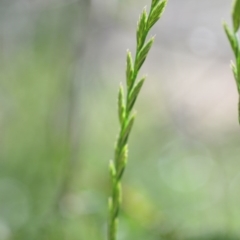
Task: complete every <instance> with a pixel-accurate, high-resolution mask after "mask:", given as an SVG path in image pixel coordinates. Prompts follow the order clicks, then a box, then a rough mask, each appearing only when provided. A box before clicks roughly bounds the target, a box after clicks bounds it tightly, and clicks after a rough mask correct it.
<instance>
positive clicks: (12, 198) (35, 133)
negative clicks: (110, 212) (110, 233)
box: [0, 0, 240, 240]
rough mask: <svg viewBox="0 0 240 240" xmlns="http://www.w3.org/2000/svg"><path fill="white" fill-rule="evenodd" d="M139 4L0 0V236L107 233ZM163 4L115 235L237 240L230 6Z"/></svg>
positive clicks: (62, 238)
mask: <svg viewBox="0 0 240 240" xmlns="http://www.w3.org/2000/svg"><path fill="white" fill-rule="evenodd" d="M126 3H128V4H129V5H128V6H127V7H126ZM146 4H147V2H146V1H143V0H141V1H135V0H132V1H110V0H108V1H97V0H92V1H88V0H86V1H83V0H80V1H74V0H73V1H64V0H58V1H57V0H52V1H42V0H41V1H40V0H35V1H28V0H17V1H16V0H11V1H9V0H8V1H7V0H3V1H0V12H1V14H0V50H1V51H0V133H1V134H0V239H1V240H38V239H39V240H79V239H81V240H85V239H90V240H91V239H92V240H95V239H99V240H103V239H105V236H106V228H107V227H106V221H107V196H108V195H109V179H108V178H109V177H108V168H107V165H108V161H109V159H111V158H112V155H113V152H112V147H113V141H114V140H115V138H116V136H115V134H116V130H117V128H118V125H117V121H118V119H117V116H116V109H117V103H116V100H115V98H116V94H117V90H116V89H117V86H118V84H119V82H120V81H123V80H124V78H125V76H124V67H125V50H126V49H127V48H130V49H133V46H134V44H135V35H134V34H133V33H134V29H135V27H136V19H137V18H138V14H139V12H140V11H141V10H142V6H144V5H146ZM167 10H168V11H166V12H165V14H164V17H163V18H162V22H161V23H160V24H159V26H158V27H154V29H153V32H152V33H153V34H155V33H157V38H156V39H157V40H156V42H155V51H154V52H151V53H150V55H149V59H148V62H147V63H146V65H147V66H146V69H147V72H148V73H149V75H150V76H149V78H148V79H149V80H146V83H145V85H144V88H143V89H142V91H143V92H142V93H143V94H142V95H141V97H140V98H139V101H138V103H137V105H138V106H137V109H138V122H137V124H136V125H135V131H134V134H133V135H132V136H131V139H130V146H131V151H130V153H129V154H130V155H129V165H128V169H127V171H126V175H125V177H124V180H123V189H124V199H123V212H122V214H121V221H120V233H119V240H121V239H138V240H141V239H142V240H146V239H148V240H160V239H164V240H170V239H172V240H181V239H183V240H185V239H187V240H195V239H196V240H199V239H201V240H202V239H210V240H211V239H218V240H219V239H224V240H227V239H239V236H240V232H239V224H240V208H239V196H240V192H239V185H240V170H239V169H240V162H239V155H240V147H239V146H240V138H239V127H238V124H237V121H236V116H237V111H236V104H237V93H236V90H235V86H234V81H232V76H231V73H230V71H229V68H228V62H229V59H230V58H231V55H230V51H229V46H228V43H227V40H226V39H225V36H224V32H223V31H222V29H221V19H222V17H225V18H227V17H228V16H229V10H230V6H229V3H228V2H226V1H224V0H213V1H209V0H203V1H197V2H196V1H190V0H184V1H178V0H172V1H169V5H168V9H167ZM144 72H145V69H144ZM136 162H137V164H136ZM136 166H138V167H137V168H136Z"/></svg>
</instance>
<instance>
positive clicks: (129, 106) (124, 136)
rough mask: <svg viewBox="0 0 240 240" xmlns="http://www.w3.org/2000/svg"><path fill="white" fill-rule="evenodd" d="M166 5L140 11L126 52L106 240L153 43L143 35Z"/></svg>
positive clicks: (111, 234) (157, 2)
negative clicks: (143, 69)
mask: <svg viewBox="0 0 240 240" xmlns="http://www.w3.org/2000/svg"><path fill="white" fill-rule="evenodd" d="M166 3H167V0H152V3H151V8H150V11H149V13H147V10H146V8H144V9H143V12H142V14H141V15H140V18H139V21H138V24H137V33H136V37H137V46H136V55H135V59H134V61H133V58H132V54H131V52H130V51H127V61H126V62H127V64H126V94H125V93H124V87H123V85H122V84H120V87H119V93H118V116H119V123H120V131H119V134H118V138H117V142H116V145H115V154H114V160H111V161H110V164H109V169H110V177H111V196H110V197H109V217H108V240H116V239H117V230H118V215H119V210H120V206H121V202H122V190H121V180H122V176H123V173H124V170H125V167H126V164H127V159H128V138H129V135H130V132H131V130H132V127H133V124H134V120H135V117H136V114H135V113H132V112H133V111H132V110H133V107H134V104H135V102H136V100H137V97H138V95H139V92H140V91H141V88H142V86H143V84H144V82H145V79H146V77H142V78H141V79H140V80H137V78H138V73H139V71H140V69H141V67H142V65H143V63H144V61H145V60H146V57H147V55H148V53H149V51H150V49H151V47H152V45H153V42H154V37H151V38H150V39H149V40H147V36H148V33H149V31H150V29H151V28H152V27H153V25H154V24H155V23H156V22H157V21H158V20H159V19H160V17H161V16H162V13H163V12H164V9H165V6H166Z"/></svg>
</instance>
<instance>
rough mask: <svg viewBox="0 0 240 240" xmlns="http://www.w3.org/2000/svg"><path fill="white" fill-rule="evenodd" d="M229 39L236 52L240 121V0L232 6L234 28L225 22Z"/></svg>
mask: <svg viewBox="0 0 240 240" xmlns="http://www.w3.org/2000/svg"><path fill="white" fill-rule="evenodd" d="M223 27H224V29H225V32H226V35H227V37H228V41H229V43H230V45H231V48H232V50H233V53H234V57H235V62H231V68H232V71H233V74H234V78H235V81H236V85H237V90H238V95H239V101H238V121H239V123H240V39H239V37H238V35H237V33H238V31H239V28H240V0H234V2H233V6H232V28H230V27H229V26H228V25H227V24H226V23H225V22H224V23H223Z"/></svg>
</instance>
